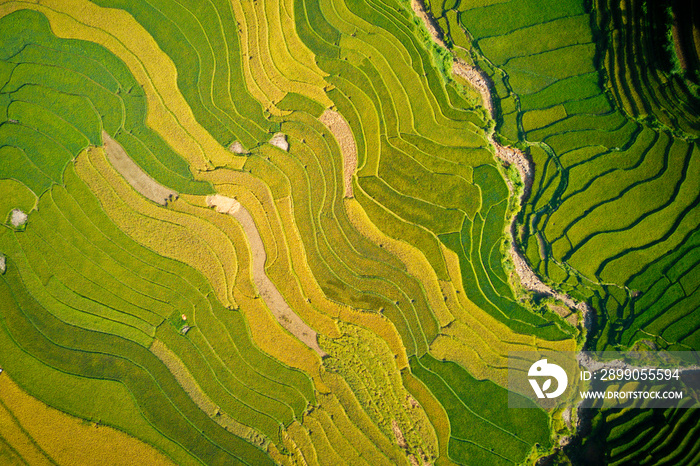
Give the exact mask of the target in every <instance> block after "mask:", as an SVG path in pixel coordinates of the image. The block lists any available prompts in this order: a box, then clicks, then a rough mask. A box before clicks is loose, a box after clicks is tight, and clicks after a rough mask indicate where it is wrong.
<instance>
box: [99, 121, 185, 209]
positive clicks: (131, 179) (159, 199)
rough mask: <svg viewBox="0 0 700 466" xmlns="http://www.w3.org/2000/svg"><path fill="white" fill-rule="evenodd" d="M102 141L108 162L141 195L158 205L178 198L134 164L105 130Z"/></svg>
mask: <svg viewBox="0 0 700 466" xmlns="http://www.w3.org/2000/svg"><path fill="white" fill-rule="evenodd" d="M102 141H104V150H105V154H107V158H108V159H109V161H110V163H111V164H112V165H113V166H114V168H115V169H116V170H117V171H118V172H119V174H120V175H121V176H123V177H124V178H125V179H126V181H127V182H128V183H129V184H130V185H131V187H132V188H134V189H135V190H136V191H138V192H139V193H140V194H141V195H143V196H144V197H146V198H148V199H150V200H152V201H153V202H155V203H157V204H160V205H168V201H172V200H174V199H177V198H178V196H179V195H178V193H177V192H176V191H173V190H172V189H169V188H166V187H165V186H163V185H162V184H160V183H158V182H157V181H156V180H154V179H153V178H151V177H150V176H149V175H148V173H146V172H145V171H143V170H142V169H141V167H139V166H138V165H136V162H134V161H133V160H132V159H131V157H129V155H128V154H127V153H126V151H125V150H124V148H123V147H122V146H121V145H120V144H119V143H118V142H117V141H115V140H114V139H112V138H111V137H110V135H109V134H107V132H106V131H102Z"/></svg>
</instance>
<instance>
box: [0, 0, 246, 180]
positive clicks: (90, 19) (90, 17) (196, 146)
mask: <svg viewBox="0 0 700 466" xmlns="http://www.w3.org/2000/svg"><path fill="white" fill-rule="evenodd" d="M27 8H30V9H34V10H37V11H39V12H41V13H42V14H44V15H45V16H46V17H47V18H48V19H49V21H50V22H51V26H52V31H53V33H54V34H56V35H57V36H58V37H61V38H68V39H80V40H87V41H91V42H96V43H98V44H100V45H102V46H104V47H106V48H107V49H108V50H110V51H111V52H112V53H113V54H115V55H116V56H117V57H119V58H120V59H121V60H122V61H124V63H126V65H127V66H128V67H129V70H130V71H131V72H132V74H133V75H134V77H135V79H136V80H137V81H138V82H139V84H140V85H141V86H142V87H143V91H144V92H145V93H146V97H147V101H148V113H147V116H146V124H147V125H148V126H150V127H151V128H153V129H154V130H155V131H156V132H157V133H158V134H160V135H161V137H163V138H164V139H165V140H166V142H167V143H168V144H169V145H170V146H171V147H173V148H174V149H175V150H176V151H177V152H178V154H180V155H181V156H182V157H183V158H184V159H185V160H187V161H188V162H189V163H190V164H191V165H192V167H193V168H195V169H198V170H206V169H208V168H210V167H211V166H212V165H211V164H212V163H213V164H214V165H231V166H235V167H240V166H241V165H242V163H243V162H244V158H243V157H241V158H237V157H236V156H235V155H233V154H232V153H231V152H228V151H227V150H226V149H225V148H224V147H223V146H222V145H221V144H219V143H218V142H216V141H215V140H214V139H213V138H212V136H211V135H210V134H209V132H207V131H206V130H205V129H204V128H203V127H202V126H201V125H200V124H199V123H198V122H197V121H196V120H195V117H194V115H193V113H192V110H191V109H190V107H189V106H188V104H187V102H186V101H185V99H184V97H183V96H182V94H181V93H180V91H179V88H178V86H177V70H176V69H175V65H174V64H173V62H172V60H171V59H170V58H169V57H168V56H167V55H166V54H165V53H163V51H162V50H161V48H160V47H159V46H158V45H157V44H156V42H155V41H154V40H153V38H152V37H151V35H150V34H148V33H147V32H146V30H145V29H144V28H143V26H141V25H140V24H139V23H137V22H136V21H135V20H134V18H133V17H132V16H130V15H129V14H128V13H127V12H125V11H120V10H113V9H109V10H107V9H104V8H101V7H98V6H97V5H95V4H93V3H91V2H88V1H85V0H77V1H72V2H68V3H66V2H62V1H60V0H52V1H50V2H46V3H42V4H37V3H30V2H15V1H11V2H6V3H3V4H2V5H0V15H2V16H4V15H6V14H8V13H10V12H13V11H17V10H19V9H27ZM105 15H107V16H109V18H110V21H109V22H104V21H102V20H101V18H102V17H104V16H105Z"/></svg>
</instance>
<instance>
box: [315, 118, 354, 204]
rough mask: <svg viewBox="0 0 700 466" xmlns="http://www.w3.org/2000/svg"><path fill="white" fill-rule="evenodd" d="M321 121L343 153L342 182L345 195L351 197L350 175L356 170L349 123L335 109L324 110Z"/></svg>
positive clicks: (352, 138) (352, 137)
mask: <svg viewBox="0 0 700 466" xmlns="http://www.w3.org/2000/svg"><path fill="white" fill-rule="evenodd" d="M319 120H320V121H321V123H323V124H324V125H326V128H328V130H329V131H330V132H331V133H332V134H333V136H334V137H335V140H336V141H338V145H339V146H340V152H341V153H342V154H343V183H344V186H345V197H348V198H350V197H353V193H352V177H353V175H354V174H355V170H357V146H356V145H355V137H354V136H353V134H352V130H351V129H350V125H348V122H347V121H346V120H345V118H343V116H342V115H341V114H340V113H338V112H336V111H335V110H326V111H325V112H323V114H322V115H321V116H320V117H319Z"/></svg>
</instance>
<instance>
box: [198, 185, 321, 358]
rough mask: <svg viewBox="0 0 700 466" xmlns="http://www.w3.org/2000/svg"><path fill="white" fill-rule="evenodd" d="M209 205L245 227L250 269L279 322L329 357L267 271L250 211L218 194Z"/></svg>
mask: <svg viewBox="0 0 700 466" xmlns="http://www.w3.org/2000/svg"><path fill="white" fill-rule="evenodd" d="M207 205H209V207H214V208H215V209H216V211H217V212H219V213H222V214H229V215H231V216H232V217H234V218H235V219H236V220H238V222H239V223H240V224H241V226H242V227H243V231H244V232H245V234H246V237H247V239H248V244H249V245H250V251H251V255H252V260H251V268H252V275H253V283H254V284H255V287H256V288H257V290H258V293H259V294H260V297H261V298H262V299H263V301H265V304H266V305H267V307H268V308H269V309H270V311H271V312H272V315H274V316H275V319H277V322H279V323H280V325H281V326H282V327H284V328H285V329H287V330H288V331H289V333H291V334H292V335H294V336H295V337H296V338H298V339H299V340H301V341H302V343H304V344H305V345H306V346H308V347H309V348H311V349H312V350H314V351H316V353H318V355H319V356H321V357H323V356H326V355H327V354H326V352H325V351H323V350H322V349H321V347H320V346H318V335H317V333H316V331H315V330H314V329H312V328H311V327H309V326H308V325H307V324H306V322H304V321H303V320H302V319H301V317H299V316H298V315H297V313H296V312H294V311H293V310H292V308H291V307H289V305H288V304H287V302H286V301H285V300H284V298H283V297H282V294H281V293H280V292H279V290H278V289H277V287H276V286H275V284H274V283H272V280H270V278H269V277H268V276H267V273H265V261H266V260H267V254H266V253H265V245H264V244H263V241H262V238H261V237H260V232H258V227H257V226H256V225H255V221H254V220H253V217H252V216H251V215H250V212H248V210H247V209H246V208H245V207H243V206H242V205H241V204H240V203H239V202H238V201H236V200H235V199H231V198H230V197H226V196H221V195H220V194H216V195H214V196H207Z"/></svg>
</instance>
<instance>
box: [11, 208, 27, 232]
mask: <svg viewBox="0 0 700 466" xmlns="http://www.w3.org/2000/svg"><path fill="white" fill-rule="evenodd" d="M27 218H28V215H27V214H25V213H24V212H22V211H21V210H20V209H14V210H13V211H12V212H11V213H10V223H12V226H13V227H15V228H17V227H21V226H22V225H24V224H25V223H27Z"/></svg>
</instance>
